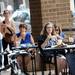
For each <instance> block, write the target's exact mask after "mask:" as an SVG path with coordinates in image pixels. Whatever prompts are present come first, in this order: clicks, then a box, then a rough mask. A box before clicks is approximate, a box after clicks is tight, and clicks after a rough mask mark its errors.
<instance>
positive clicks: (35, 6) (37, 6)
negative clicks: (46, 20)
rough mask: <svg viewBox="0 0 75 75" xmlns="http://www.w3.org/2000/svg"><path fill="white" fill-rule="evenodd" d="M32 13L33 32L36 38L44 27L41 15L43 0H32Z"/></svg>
mask: <svg viewBox="0 0 75 75" xmlns="http://www.w3.org/2000/svg"><path fill="white" fill-rule="evenodd" d="M29 3H30V13H31V25H32V34H33V36H34V38H36V36H37V35H39V33H40V31H41V29H42V15H41V2H40V0H30V2H29Z"/></svg>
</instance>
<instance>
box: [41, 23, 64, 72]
mask: <svg viewBox="0 0 75 75" xmlns="http://www.w3.org/2000/svg"><path fill="white" fill-rule="evenodd" d="M42 36H43V37H42V39H43V40H42V43H41V48H45V47H52V46H58V45H61V44H62V39H61V38H59V39H58V38H57V36H56V35H54V24H53V23H52V22H48V23H47V24H46V25H45V26H44V29H43V34H42ZM48 54H49V53H48ZM46 55H47V54H46ZM61 64H62V65H61ZM60 65H61V66H60ZM57 66H58V71H59V72H60V71H61V70H62V69H63V68H65V60H64V59H62V58H61V57H58V58H57Z"/></svg>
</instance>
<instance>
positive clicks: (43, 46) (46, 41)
mask: <svg viewBox="0 0 75 75" xmlns="http://www.w3.org/2000/svg"><path fill="white" fill-rule="evenodd" d="M51 37H52V36H47V38H46V39H45V41H44V42H43V43H42V45H41V48H45V47H46V46H47V45H48V41H49V39H50V38H51Z"/></svg>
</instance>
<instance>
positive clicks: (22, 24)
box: [19, 23, 27, 30]
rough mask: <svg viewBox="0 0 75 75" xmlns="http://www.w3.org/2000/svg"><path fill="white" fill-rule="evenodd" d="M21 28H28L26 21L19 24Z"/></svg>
mask: <svg viewBox="0 0 75 75" xmlns="http://www.w3.org/2000/svg"><path fill="white" fill-rule="evenodd" d="M20 28H25V29H26V30H27V25H26V24H24V23H20V25H19V29H20Z"/></svg>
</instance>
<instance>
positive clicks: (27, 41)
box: [15, 23, 35, 66]
mask: <svg viewBox="0 0 75 75" xmlns="http://www.w3.org/2000/svg"><path fill="white" fill-rule="evenodd" d="M19 31H20V32H19V33H17V34H16V38H15V42H16V46H17V45H18V43H19V42H20V44H24V45H26V46H28V47H29V46H31V45H32V46H33V45H35V43H34V39H33V36H32V35H31V33H30V32H27V26H26V24H24V23H21V24H20V25H19ZM18 41H19V42H18ZM17 42H18V43H17ZM28 52H31V53H35V49H32V48H30V49H28ZM30 58H31V57H30V56H25V60H26V61H25V65H26V66H27V64H28V63H29V60H30ZM18 59H19V57H18Z"/></svg>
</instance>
